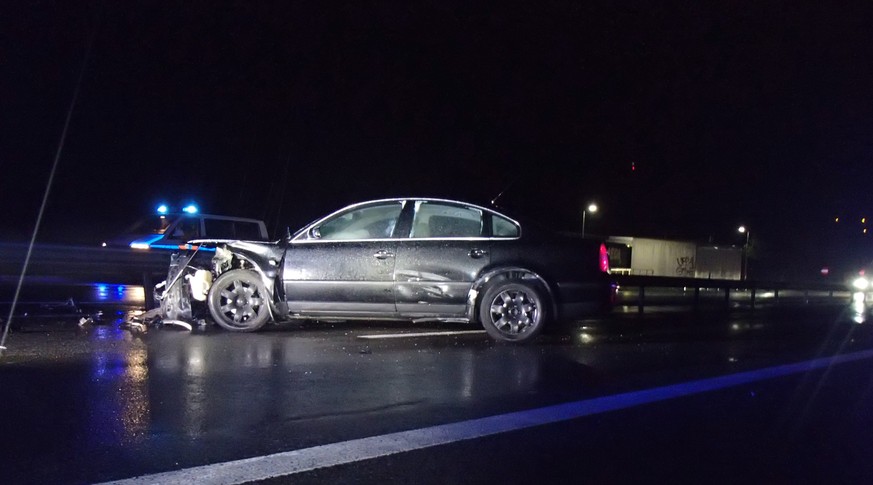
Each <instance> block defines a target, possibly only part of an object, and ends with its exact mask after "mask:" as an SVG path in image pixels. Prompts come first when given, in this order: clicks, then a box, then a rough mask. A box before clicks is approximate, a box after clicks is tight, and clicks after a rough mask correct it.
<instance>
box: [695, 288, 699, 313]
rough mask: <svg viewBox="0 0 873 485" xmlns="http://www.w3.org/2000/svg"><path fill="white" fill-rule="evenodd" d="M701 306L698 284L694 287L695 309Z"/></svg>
mask: <svg viewBox="0 0 873 485" xmlns="http://www.w3.org/2000/svg"><path fill="white" fill-rule="evenodd" d="M699 306H700V287H699V286H696V287H694V309H695V310H697V308H698V307H699Z"/></svg>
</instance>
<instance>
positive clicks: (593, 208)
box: [582, 203, 597, 238]
mask: <svg viewBox="0 0 873 485" xmlns="http://www.w3.org/2000/svg"><path fill="white" fill-rule="evenodd" d="M589 212H590V213H592V214H594V213H595V212H597V204H594V203H592V204H588V207H587V208H585V209H584V210H582V237H583V238H584V237H585V216H586V215H588V213H589Z"/></svg>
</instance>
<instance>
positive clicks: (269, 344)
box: [0, 305, 873, 482]
mask: <svg viewBox="0 0 873 485" xmlns="http://www.w3.org/2000/svg"><path fill="white" fill-rule="evenodd" d="M867 314H868V312H867V310H866V308H861V307H858V306H857V305H851V306H847V307H845V308H837V309H835V308H834V307H821V308H810V309H803V310H802V311H794V312H792V311H791V310H785V311H782V312H780V313H775V312H770V313H766V312H764V313H758V314H748V313H739V314H735V315H734V316H729V315H725V314H708V315H700V316H697V317H695V316H693V315H689V314H674V315H657V316H648V317H642V318H637V317H622V318H619V317H613V318H610V319H607V320H591V321H585V322H578V323H577V324H575V325H572V326H570V327H568V328H566V329H564V331H562V332H558V333H554V334H550V335H546V336H544V337H543V338H541V339H540V340H539V341H538V342H536V343H535V344H534V345H530V346H512V345H503V344H498V343H494V342H492V341H490V340H488V338H487V337H485V336H484V335H482V334H480V333H464V334H453V335H446V336H441V335H432V336H424V337H419V338H404V339H395V338H391V339H376V340H373V339H362V338H359V337H361V336H369V335H378V334H397V333H411V332H419V331H422V332H437V333H438V332H440V331H446V330H476V328H475V327H473V326H464V325H461V326H458V325H437V324H434V325H429V326H417V327H414V328H412V327H410V325H408V324H397V325H394V324H385V323H377V324H363V323H331V324H318V323H305V324H287V325H283V326H280V327H276V328H273V329H272V330H269V331H266V332H261V333H256V334H230V333H226V332H222V331H218V330H215V329H213V328H212V327H207V328H206V329H203V330H197V331H194V332H192V333H189V332H186V331H181V330H178V329H172V328H164V329H154V328H153V329H150V330H149V331H148V333H145V334H133V333H131V332H129V331H127V330H124V329H122V328H120V327H119V326H118V325H117V324H115V323H108V324H105V325H95V326H86V327H85V328H78V327H76V326H75V325H72V326H70V325H58V326H56V327H55V328H50V329H48V328H46V327H40V331H38V332H27V331H25V332H22V333H18V334H15V335H13V339H12V340H11V341H10V343H11V345H10V353H9V354H8V355H7V359H6V361H5V363H4V364H3V366H2V367H0V386H2V392H3V394H4V396H11V397H10V398H8V399H4V400H3V401H2V402H0V412H2V413H3V416H7V419H5V420H3V424H2V432H4V433H5V434H6V435H8V436H16V437H17V439H16V440H15V442H10V443H8V444H6V445H3V449H0V452H2V453H3V454H4V455H5V456H14V457H15V460H13V461H12V462H11V463H10V464H9V467H8V468H9V470H10V471H9V473H10V476H12V477H14V478H15V480H12V482H16V481H33V482H57V481H61V482H64V481H68V482H93V481H100V480H107V479H114V478H125V477H129V476H134V475H138V474H144V473H154V472H159V471H165V470H169V469H177V468H180V467H190V466H196V465H202V464H208V463H215V462H222V461H228V460H235V459H240V458H244V457H250V456H259V455H263V454H267V453H275V452H280V451H287V450H294V449H301V448H306V447H311V446H315V445H320V444H326V443H334V442H339V441H344V440H350V439H355V438H363V437H368V436H375V435H380V434H385V433H391V432H396V431H402V430H407V429H416V428H421V427H425V426H432V425H437V424H443V423H449V422H457V421H463V420H468V419H474V418H480V417H484V416H491V415H496V414H501V413H507V412H513V411H519V410H524V409H532V408H537V407H542V406H549V405H554V404H559V403H563V402H569V401H574V400H579V399H586V398H592V397H598V396H605V395H613V394H617V393H621V392H627V391H632V390H638V389H646V388H652V387H656V386H663V385H668V384H674V383H679V382H684V381H688V380H691V379H700V378H707V377H712V376H718V375H724V374H730V373H736V372H742V371H747V370H751V369H756V368H761V367H766V366H772V365H777V364H781V363H786V362H796V361H801V360H804V359H810V358H816V357H822V356H828V355H834V354H838V353H847V352H853V351H858V350H863V349H867V348H870V347H871V346H873V344H871V332H870V331H869V329H868V325H866V324H859V322H858V320H859V318H860V317H859V315H860V316H863V317H864V318H866V315H867ZM864 321H866V320H864ZM8 416H16V417H17V419H14V420H10V419H8ZM47 461H51V462H52V463H56V465H53V466H42V464H43V463H45V462H47Z"/></svg>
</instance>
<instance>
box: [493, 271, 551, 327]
mask: <svg viewBox="0 0 873 485" xmlns="http://www.w3.org/2000/svg"><path fill="white" fill-rule="evenodd" d="M547 315H548V309H547V308H546V299H545V297H544V296H543V291H542V290H541V289H540V287H539V286H538V285H535V284H533V283H528V282H526V281H519V280H500V281H497V282H495V283H494V284H492V285H490V286H489V287H488V289H487V290H486V291H485V293H484V294H483V295H482V301H481V304H480V306H479V321H481V322H482V326H483V327H485V331H486V332H488V335H490V336H491V337H492V338H494V339H496V340H504V341H508V342H515V343H525V342H529V341H530V340H533V339H534V338H536V336H537V335H539V333H540V332H542V330H543V325H544V324H545V321H546V317H547Z"/></svg>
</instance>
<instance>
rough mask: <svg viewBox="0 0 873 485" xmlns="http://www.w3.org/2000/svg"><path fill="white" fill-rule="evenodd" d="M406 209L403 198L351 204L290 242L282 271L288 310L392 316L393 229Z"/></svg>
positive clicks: (306, 313)
mask: <svg viewBox="0 0 873 485" xmlns="http://www.w3.org/2000/svg"><path fill="white" fill-rule="evenodd" d="M402 208H403V203H402V201H389V202H381V203H375V204H371V205H365V206H358V207H353V208H351V209H350V210H348V211H345V212H341V213H339V214H337V215H335V216H332V217H330V218H328V219H326V220H325V221H322V222H321V223H319V224H318V225H316V226H315V227H313V228H311V229H310V230H309V233H308V234H305V235H303V237H302V238H300V239H295V240H294V241H292V242H291V243H290V244H289V245H288V248H287V250H286V254H285V261H284V265H283V272H282V274H283V276H282V279H283V284H284V290H285V298H286V301H287V302H288V308H289V310H290V311H291V312H292V313H299V314H304V315H313V316H319V315H320V316H340V317H341V316H373V317H375V316H393V315H394V314H395V313H396V309H395V305H394V289H393V275H394V264H395V254H396V240H395V239H394V232H395V229H396V227H397V221H398V220H399V218H400V214H401V211H402Z"/></svg>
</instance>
